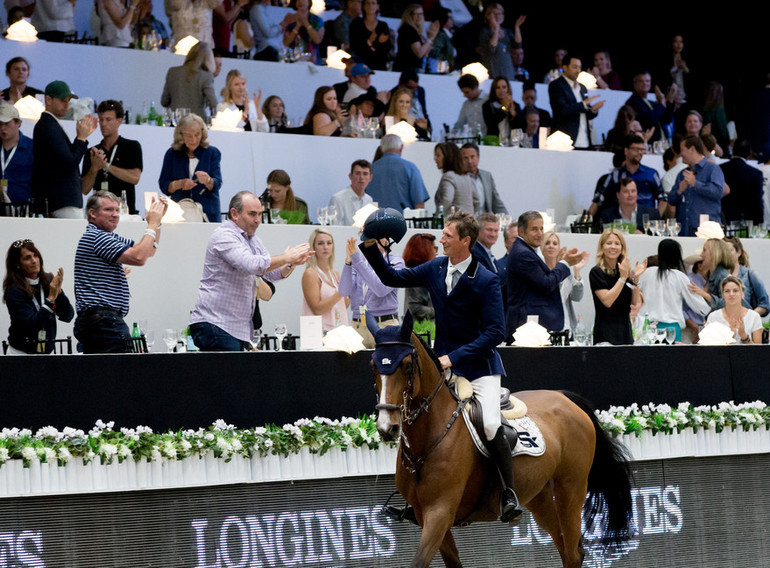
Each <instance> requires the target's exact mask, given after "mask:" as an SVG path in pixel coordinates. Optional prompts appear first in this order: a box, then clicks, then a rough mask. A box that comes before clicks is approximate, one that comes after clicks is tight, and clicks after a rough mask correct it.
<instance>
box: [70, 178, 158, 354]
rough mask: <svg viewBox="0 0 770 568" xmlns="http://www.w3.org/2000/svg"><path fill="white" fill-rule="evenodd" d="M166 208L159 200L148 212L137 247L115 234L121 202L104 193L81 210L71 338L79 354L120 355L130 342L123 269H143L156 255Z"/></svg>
mask: <svg viewBox="0 0 770 568" xmlns="http://www.w3.org/2000/svg"><path fill="white" fill-rule="evenodd" d="M167 207H168V201H167V200H166V199H165V198H161V199H160V200H159V201H154V202H153V204H152V206H151V207H150V209H149V210H148V211H147V215H146V219H147V229H146V230H145V231H144V235H142V238H141V239H140V240H139V241H138V242H134V241H132V240H131V239H127V238H125V237H121V236H120V235H118V234H116V233H115V232H114V231H115V229H116V228H117V227H118V221H119V220H120V202H119V200H118V198H117V197H116V196H115V194H113V193H110V192H109V191H103V190H102V191H97V192H96V193H94V194H93V195H92V196H91V197H90V198H89V199H88V203H87V205H86V214H87V216H88V226H87V227H86V232H85V233H84V234H83V236H82V237H80V242H78V248H77V251H76V252H75V273H74V279H75V308H76V309H77V313H78V317H77V319H75V326H74V331H75V337H77V339H78V341H79V342H80V343H81V344H82V346H83V352H84V353H124V352H125V346H124V338H126V337H129V336H130V335H131V334H130V332H129V329H128V326H127V325H126V322H124V321H123V318H124V317H125V316H126V314H128V297H129V292H128V281H127V280H126V273H125V270H124V269H123V265H124V264H128V265H130V266H143V265H144V263H145V262H147V259H148V258H150V257H151V256H154V255H155V249H156V248H157V245H156V241H157V240H158V235H159V233H160V220H161V219H162V218H163V214H164V213H165V212H166V208H167Z"/></svg>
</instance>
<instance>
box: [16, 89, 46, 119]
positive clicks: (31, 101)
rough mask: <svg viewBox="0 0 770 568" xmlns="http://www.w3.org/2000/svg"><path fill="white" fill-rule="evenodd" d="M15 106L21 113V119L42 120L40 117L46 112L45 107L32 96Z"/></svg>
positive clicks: (21, 100)
mask: <svg viewBox="0 0 770 568" xmlns="http://www.w3.org/2000/svg"><path fill="white" fill-rule="evenodd" d="M13 106H15V107H16V110H18V111H19V118H22V119H27V120H40V115H41V114H43V111H44V110H45V105H44V104H43V103H41V102H40V101H39V100H37V99H36V98H35V97H33V96H32V95H27V96H26V97H23V98H21V99H19V100H18V101H16V104H14V105H13Z"/></svg>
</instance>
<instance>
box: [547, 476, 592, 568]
mask: <svg viewBox="0 0 770 568" xmlns="http://www.w3.org/2000/svg"><path fill="white" fill-rule="evenodd" d="M587 484H588V482H587V478H584V479H582V480H578V479H561V480H558V481H557V482H556V483H555V487H554V495H555V497H556V512H557V514H558V515H559V524H560V525H561V534H562V539H563V543H564V553H563V554H562V563H563V564H564V568H579V567H580V566H582V565H583V555H584V553H583V549H582V546H581V526H580V521H581V514H582V511H583V503H584V502H585V498H586V492H587V490H588V487H587Z"/></svg>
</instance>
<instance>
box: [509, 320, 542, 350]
mask: <svg viewBox="0 0 770 568" xmlns="http://www.w3.org/2000/svg"><path fill="white" fill-rule="evenodd" d="M513 344H514V345H517V346H519V347H543V346H545V345H550V344H551V334H550V333H548V330H547V329H546V328H544V327H543V326H542V325H540V324H539V323H535V322H533V321H528V322H527V323H525V324H524V325H522V326H520V327H519V328H518V329H517V330H516V331H515V332H514V333H513Z"/></svg>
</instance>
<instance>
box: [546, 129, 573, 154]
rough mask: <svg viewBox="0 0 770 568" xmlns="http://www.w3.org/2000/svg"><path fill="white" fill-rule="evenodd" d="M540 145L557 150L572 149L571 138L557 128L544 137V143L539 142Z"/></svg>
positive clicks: (566, 150)
mask: <svg viewBox="0 0 770 568" xmlns="http://www.w3.org/2000/svg"><path fill="white" fill-rule="evenodd" d="M541 147H542V148H545V149H546V150H556V151H557V152H571V151H572V150H573V149H574V148H573V147H572V138H570V137H569V136H568V135H567V134H565V133H564V132H562V131H561V130H557V131H556V132H554V133H553V134H551V135H550V136H549V137H548V138H546V140H545V145H543V144H542V143H541Z"/></svg>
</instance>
